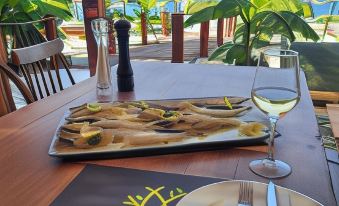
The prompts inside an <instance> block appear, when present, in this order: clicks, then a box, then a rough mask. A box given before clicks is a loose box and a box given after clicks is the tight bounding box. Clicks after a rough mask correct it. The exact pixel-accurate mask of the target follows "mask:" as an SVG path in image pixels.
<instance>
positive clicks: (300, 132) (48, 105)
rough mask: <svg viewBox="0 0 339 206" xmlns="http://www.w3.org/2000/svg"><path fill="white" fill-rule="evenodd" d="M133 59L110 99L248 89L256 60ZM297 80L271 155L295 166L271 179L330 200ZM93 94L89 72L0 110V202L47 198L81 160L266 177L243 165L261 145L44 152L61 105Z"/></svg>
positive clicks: (307, 102) (309, 109)
mask: <svg viewBox="0 0 339 206" xmlns="http://www.w3.org/2000/svg"><path fill="white" fill-rule="evenodd" d="M132 67H133V69H134V76H135V91H134V92H130V93H118V92H115V99H116V100H134V99H138V100H140V99H169V98H191V97H214V96H225V95H230V96H245V97H249V96H250V90H251V86H252V82H253V78H254V68H249V67H226V66H222V65H193V64H169V63H160V62H133V63H132ZM113 73H115V68H114V69H113ZM114 83H115V80H114ZM301 86H302V97H301V101H300V103H299V104H298V105H297V106H296V108H295V109H294V110H292V111H291V112H290V113H288V114H287V115H286V116H285V117H284V118H283V119H281V120H280V121H279V122H278V131H280V133H281V134H282V136H281V137H279V138H277V140H276V142H275V154H276V157H277V158H278V159H281V160H284V161H286V162H288V163H289V164H290V165H291V166H292V170H293V171H292V174H291V175H290V176H288V177H286V178H283V179H279V180H276V181H275V183H276V184H278V185H281V186H284V187H288V188H290V189H293V190H296V191H298V192H301V193H303V194H306V195H308V196H310V197H312V198H314V199H316V200H318V201H319V202H321V203H323V204H324V205H336V203H335V199H334V195H333V190H332V187H331V181H330V176H329V169H328V165H327V162H326V159H325V155H324V150H323V147H322V146H321V141H320V140H319V139H318V138H317V136H318V135H319V134H318V127H317V123H316V119H315V114H314V111H313V106H312V102H311V99H310V95H309V92H308V89H307V86H306V81H305V78H304V76H303V75H302V81H301ZM91 101H95V80H94V79H93V78H92V79H89V80H85V81H84V82H82V83H80V84H78V85H75V86H74V87H71V88H69V89H66V90H64V91H63V92H61V93H60V94H56V95H53V96H51V97H48V98H46V99H44V100H42V101H38V102H35V103H33V104H31V105H29V106H28V107H25V108H23V109H20V110H18V111H16V112H14V113H12V114H10V115H8V116H4V117H2V118H0V132H1V133H0V134H1V136H0V151H1V156H0V164H1V167H0V168H1V169H0V200H1V203H0V204H3V205H47V204H49V203H51V202H52V201H53V200H54V199H55V197H57V196H58V195H59V194H60V193H61V192H62V191H63V189H64V188H65V187H66V186H67V185H68V184H69V183H70V182H71V181H72V179H73V178H75V177H76V176H77V175H78V174H79V172H81V170H82V169H83V168H84V166H85V164H86V163H93V164H100V165H107V166H118V167H125V168H136V169H145V170H153V171H162V172H173V173H179V174H189V175H202V176H211V177H221V178H231V179H246V180H254V181H262V182H267V180H266V179H264V178H261V177H258V176H256V175H254V174H253V173H252V172H251V171H250V170H249V168H248V164H249V162H250V161H251V160H253V159H257V158H263V157H265V152H266V146H251V147H241V148H240V147H239V148H227V149H224V150H217V151H202V152H194V153H184V154H170V155H159V156H149V157H134V158H122V159H111V160H96V161H87V162H64V161H61V160H59V159H56V158H52V157H49V156H48V155H47V151H48V147H49V145H50V142H51V139H52V136H53V133H54V132H55V130H56V127H57V125H58V122H59V121H60V119H61V117H62V116H63V114H64V112H65V111H66V110H67V109H68V108H69V107H71V106H75V105H80V104H83V103H85V102H91ZM260 118H263V119H264V118H265V116H264V115H261V117H260Z"/></svg>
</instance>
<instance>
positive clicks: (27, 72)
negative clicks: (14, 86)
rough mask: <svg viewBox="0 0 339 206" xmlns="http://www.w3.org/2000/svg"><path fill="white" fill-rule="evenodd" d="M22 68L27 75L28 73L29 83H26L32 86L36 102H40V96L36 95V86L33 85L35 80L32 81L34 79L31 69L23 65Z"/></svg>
mask: <svg viewBox="0 0 339 206" xmlns="http://www.w3.org/2000/svg"><path fill="white" fill-rule="evenodd" d="M22 68H23V69H24V70H25V73H26V75H27V77H28V82H26V83H27V84H29V85H30V90H31V92H32V95H33V97H34V100H35V101H37V100H38V96H37V94H36V91H35V87H34V84H33V80H32V77H31V75H30V71H29V67H28V66H27V65H25V64H24V65H22Z"/></svg>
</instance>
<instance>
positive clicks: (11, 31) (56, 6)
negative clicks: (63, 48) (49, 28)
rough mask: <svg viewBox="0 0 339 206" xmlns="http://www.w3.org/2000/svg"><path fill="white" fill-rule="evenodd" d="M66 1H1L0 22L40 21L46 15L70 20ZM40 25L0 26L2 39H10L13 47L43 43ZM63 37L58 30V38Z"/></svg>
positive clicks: (70, 14) (41, 26) (70, 16)
mask: <svg viewBox="0 0 339 206" xmlns="http://www.w3.org/2000/svg"><path fill="white" fill-rule="evenodd" d="M68 3H69V2H68V0H1V1H0V22H1V23H20V22H30V21H36V20H40V19H42V18H43V17H44V16H46V15H53V16H55V17H57V18H59V19H61V20H62V19H63V20H71V19H72V13H71V11H70V9H69V6H68ZM42 28H43V24H42V23H35V24H34V25H33V24H25V25H20V26H19V25H16V26H13V25H2V26H1V30H2V33H3V38H4V39H5V37H7V38H8V37H11V38H12V39H13V41H12V42H13V43H15V47H16V48H18V47H26V46H31V45H34V44H37V43H41V42H43V41H45V39H44V37H43V36H42V34H41V33H40V32H39V29H42ZM60 35H62V36H63V35H64V34H63V33H61V31H60V30H59V36H60Z"/></svg>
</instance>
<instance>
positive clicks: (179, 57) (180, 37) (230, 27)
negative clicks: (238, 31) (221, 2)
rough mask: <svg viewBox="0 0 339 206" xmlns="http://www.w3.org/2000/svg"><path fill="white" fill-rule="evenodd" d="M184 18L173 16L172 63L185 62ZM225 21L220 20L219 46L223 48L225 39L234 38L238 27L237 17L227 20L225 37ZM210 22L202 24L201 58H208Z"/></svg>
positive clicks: (177, 15)
mask: <svg viewBox="0 0 339 206" xmlns="http://www.w3.org/2000/svg"><path fill="white" fill-rule="evenodd" d="M184 16H185V14H183V13H176V14H172V62H173V63H183V62H184V26H183V24H184ZM224 24H225V21H224V19H218V24H217V45H218V46H221V45H222V44H223V41H224V37H225V36H227V37H232V36H233V34H234V30H235V27H236V17H232V18H228V19H226V29H225V35H224ZM208 40H209V21H207V22H203V23H201V24H200V57H208Z"/></svg>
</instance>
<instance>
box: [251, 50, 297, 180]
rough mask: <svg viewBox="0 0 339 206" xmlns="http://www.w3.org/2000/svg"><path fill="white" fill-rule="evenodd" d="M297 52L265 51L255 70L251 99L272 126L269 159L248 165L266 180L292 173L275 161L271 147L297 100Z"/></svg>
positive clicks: (288, 167)
mask: <svg viewBox="0 0 339 206" xmlns="http://www.w3.org/2000/svg"><path fill="white" fill-rule="evenodd" d="M299 73H300V68H299V58H298V52H295V51H291V50H281V49H268V50H265V51H264V52H262V53H261V55H260V58H259V60H258V67H257V68H256V73H255V79H254V83H253V87H252V92H251V97H252V100H253V102H254V104H255V105H256V106H257V107H258V108H259V109H260V110H261V111H262V112H264V113H265V114H266V115H267V116H268V118H269V120H270V123H271V132H270V137H269V139H268V152H267V153H268V156H267V157H266V158H265V159H262V160H254V161H252V162H251V163H250V165H249V167H250V169H251V170H252V171H253V172H254V173H255V174H257V175H259V176H262V177H266V178H279V177H285V176H288V175H289V174H290V173H291V171H292V169H291V167H290V166H289V165H288V164H286V163H285V162H283V161H280V160H276V159H274V156H273V148H272V145H273V143H274V135H275V128H276V124H277V121H278V119H279V118H281V117H283V116H284V115H285V114H286V113H287V112H288V111H290V110H291V109H293V108H294V107H295V106H296V105H297V103H298V102H299V99H300V82H299Z"/></svg>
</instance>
